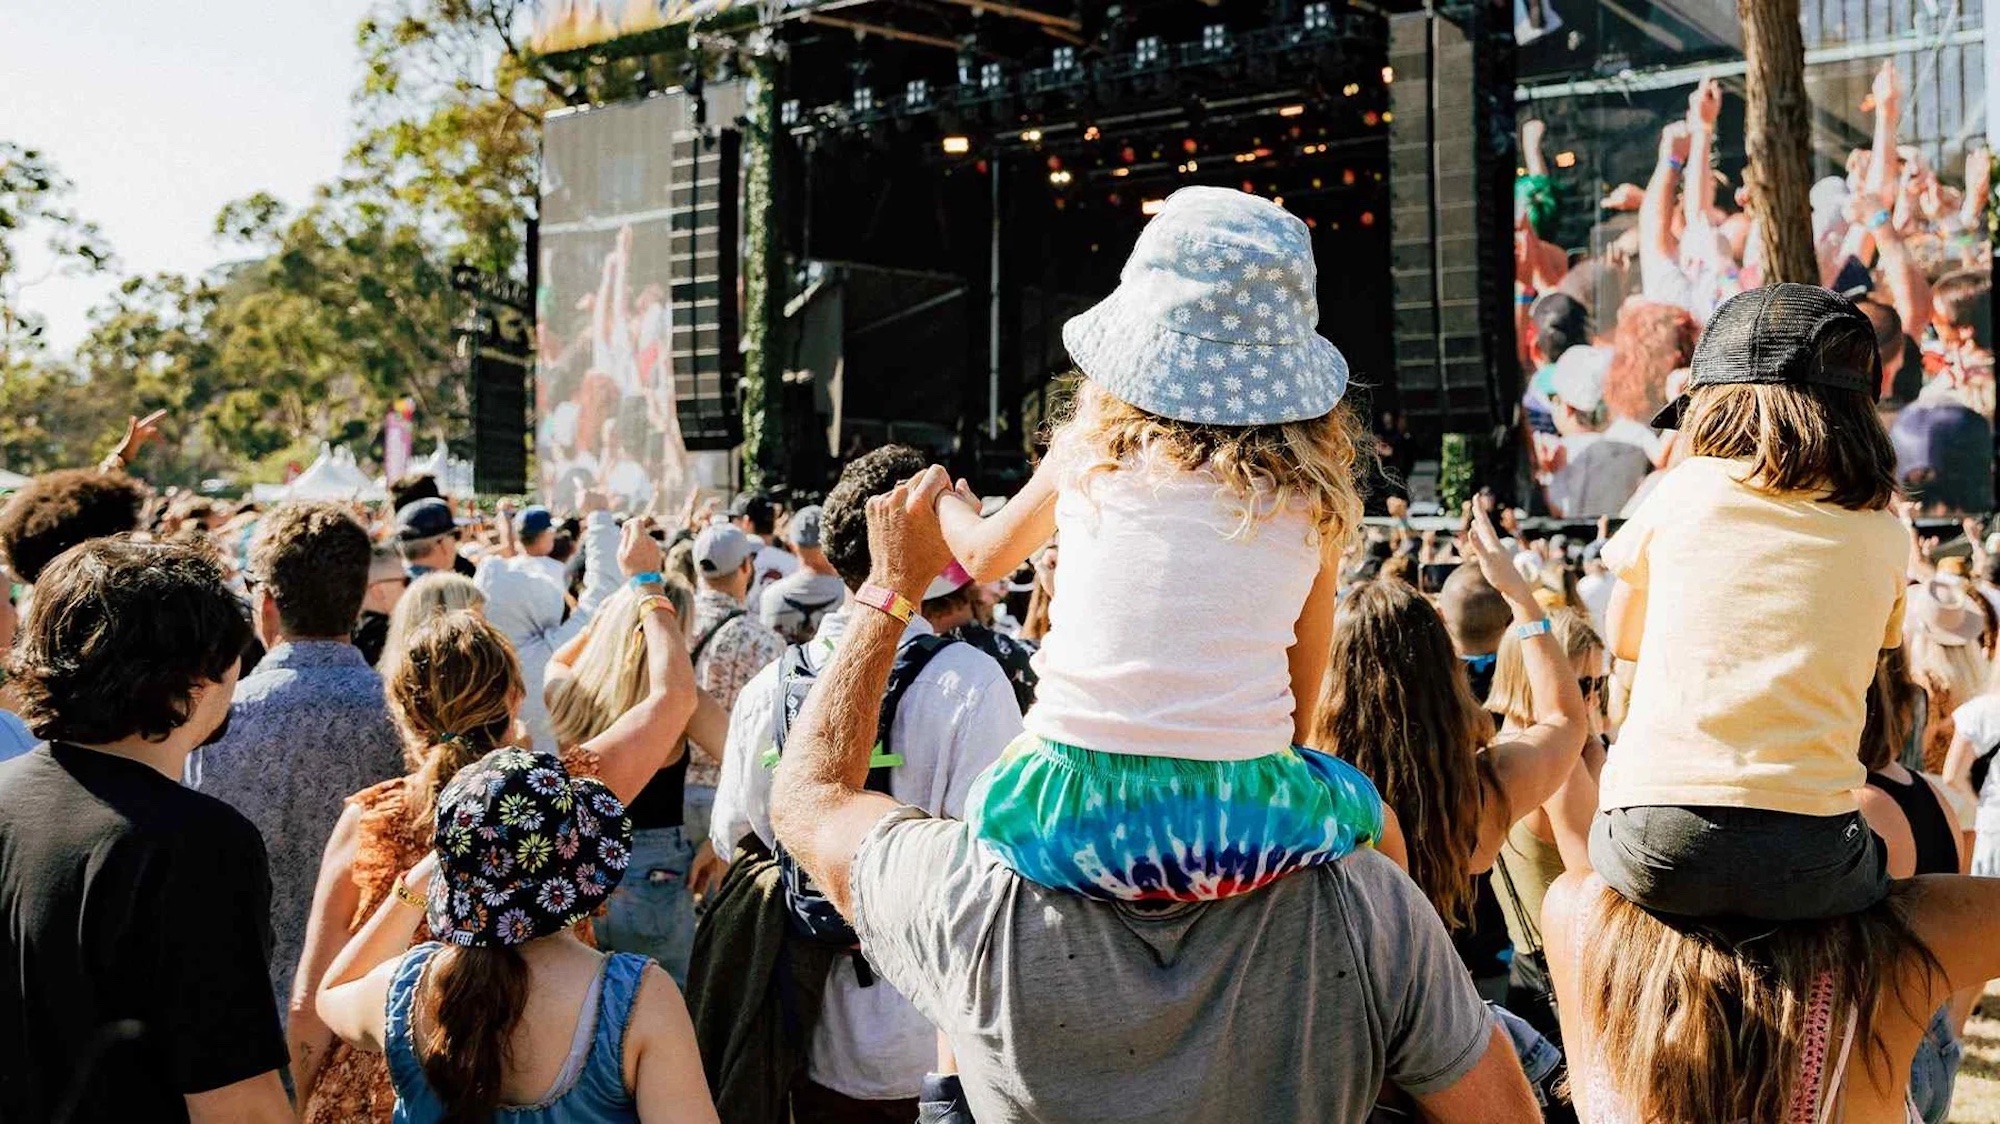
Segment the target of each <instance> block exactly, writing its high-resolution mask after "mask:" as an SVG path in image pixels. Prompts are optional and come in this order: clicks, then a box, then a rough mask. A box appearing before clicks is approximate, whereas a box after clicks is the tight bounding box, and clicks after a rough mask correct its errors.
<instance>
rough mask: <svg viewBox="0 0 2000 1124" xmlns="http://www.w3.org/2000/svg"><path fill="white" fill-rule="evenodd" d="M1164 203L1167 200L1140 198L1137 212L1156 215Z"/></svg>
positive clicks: (1164, 205) (1165, 203)
mask: <svg viewBox="0 0 2000 1124" xmlns="http://www.w3.org/2000/svg"><path fill="white" fill-rule="evenodd" d="M1166 205H1167V201H1166V200H1165V199H1145V200H1141V201H1140V203H1139V213H1140V214H1142V215H1157V214H1159V213H1160V211H1161V210H1162V209H1163V208H1165V207H1166Z"/></svg>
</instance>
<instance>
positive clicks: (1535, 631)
mask: <svg viewBox="0 0 2000 1124" xmlns="http://www.w3.org/2000/svg"><path fill="white" fill-rule="evenodd" d="M1554 628H1555V625H1553V624H1550V623H1549V618H1547V617H1543V618H1542V619H1541V620H1538V621H1529V622H1528V623H1527V624H1524V625H1516V626H1515V628H1514V639H1516V640H1533V639H1534V638H1535V637H1537V636H1547V635H1548V634H1549V633H1550V632H1551V631H1553V630H1554Z"/></svg>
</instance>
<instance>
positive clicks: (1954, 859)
mask: <svg viewBox="0 0 2000 1124" xmlns="http://www.w3.org/2000/svg"><path fill="white" fill-rule="evenodd" d="M1868 785H1869V787H1870V788H1879V789H1881V790H1882V791H1883V792H1886V793H1888V794H1889V799H1891V800H1894V801H1895V802H1896V807H1898V808H1901V809H1902V810H1903V818H1904V819H1906V820H1908V821H1910V838H1911V839H1912V840H1914V841H1915V842H1916V845H1917V873H1918V874H1957V873H1958V831H1957V829H1956V828H1954V827H1953V826H1952V819H1951V815H1950V814H1949V813H1947V812H1946V811H1945V810H1944V805H1943V804H1940V803H1939V802H1938V794H1937V791H1936V790H1935V789H1933V788H1931V786H1930V782H1929V781H1926V780H1924V778H1922V777H1919V776H1912V777H1911V778H1910V783H1908V784H1899V783H1898V782H1896V781H1892V780H1890V779H1889V778H1888V777H1885V776H1883V775H1882V774H1880V773H1870V774H1868Z"/></svg>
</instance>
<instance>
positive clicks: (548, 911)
mask: <svg viewBox="0 0 2000 1124" xmlns="http://www.w3.org/2000/svg"><path fill="white" fill-rule="evenodd" d="M435 846H436V848H437V854H438V867H437V873H435V874H433V875H432V876H431V884H430V905H429V909H428V910H427V913H426V917H427V919H428V920H429V922H430V927H431V935H432V936H433V937H435V938H437V939H438V940H440V941H443V942H445V943H446V944H453V945H464V946H472V947H492V946H495V945H518V944H526V943H527V942H529V941H532V940H535V939H537V938H540V937H546V936H548V935H550V934H552V933H559V932H561V931H562V930H564V929H567V928H569V927H570V926H572V925H574V924H576V923H577V922H579V921H581V920H583V919H584V918H585V917H588V916H590V914H591V913H593V912H594V911H596V909H597V907H598V906H600V905H603V904H604V901H605V899H606V898H609V897H610V896H611V891H613V890H615V889H617V888H618V882H619V880H620V879H621V878H623V877H624V876H625V867H626V864H628V863H629V862H630V861H631V858H632V821H631V819H630V818H628V817H627V816H626V815H625V805H624V804H623V803H621V802H620V801H619V799H618V798H617V797H616V796H613V795H612V794H611V790H610V789H609V788H606V787H605V785H604V782H602V781H600V780H598V779H597V778H596V777H574V778H573V777H571V776H570V775H569V770H567V769H565V768H563V763H562V760H561V759H560V758H557V757H554V756H552V755H550V754H546V753H530V752H528V751H527V750H521V749H502V750H496V751H494V752H492V753H489V754H487V755H486V756H485V757H482V758H480V759H479V760H478V761H476V762H474V763H472V764H471V765H468V766H466V767H465V768H463V769H461V770H459V772H458V775H457V776H455V777H453V778H452V779H451V783H450V784H448V785H446V786H445V787H444V791H442V792H440V793H439V794H438V811H437V833H436V838H435Z"/></svg>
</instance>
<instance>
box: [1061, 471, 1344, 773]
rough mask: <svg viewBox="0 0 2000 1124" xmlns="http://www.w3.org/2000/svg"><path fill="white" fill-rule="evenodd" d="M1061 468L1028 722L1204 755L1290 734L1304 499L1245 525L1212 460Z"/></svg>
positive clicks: (1268, 747) (1281, 742) (1310, 560)
mask: <svg viewBox="0 0 2000 1124" xmlns="http://www.w3.org/2000/svg"><path fill="white" fill-rule="evenodd" d="M1052 455H1061V454H1060V453H1056V452H1054V451H1052ZM1059 479H1060V481H1061V486H1060V487H1059V489H1058V491H1057V495H1056V530H1057V533H1058V534H1059V535H1060V536H1061V540H1060V541H1061V548H1062V555H1061V560H1060V562H1059V563H1058V565H1057V569H1056V583H1055V584H1056V594H1055V599H1054V600H1053V601H1052V602H1051V603H1050V605H1049V633H1048V635H1047V637H1046V638H1044V640H1043V642H1042V647H1041V650H1040V651H1039V652H1038V653H1036V655H1035V659H1034V668H1035V671H1036V672H1037V673H1038V674H1039V675H1040V676H1041V682H1040V685H1039V686H1038V687H1037V688H1036V695H1035V700H1036V701H1035V705H1034V707H1033V709H1031V710H1030V711H1029V713H1028V715H1027V717H1026V720H1025V725H1026V727H1027V729H1028V731H1029V732H1030V733H1033V734H1035V735H1037V736H1039V737H1043V738H1046V739H1048V740H1049V741H1053V742H1061V743H1063V744H1065V745H1073V746H1078V747H1081V748H1084V749H1093V750H1097V751H1099V752H1101V753H1126V754H1138V755H1143V756H1150V757H1180V758H1188V759H1192V760H1199V761H1236V760H1244V759H1247V758H1252V757H1262V756H1264V755H1265V754H1268V753H1276V752H1278V751H1280V750H1283V749H1285V748H1286V747H1288V746H1290V745H1291V744H1292V683H1291V670H1290V665H1289V664H1288V663H1287V660H1286V650H1287V649H1289V648H1290V647H1291V646H1292V642H1293V639H1294V636H1293V630H1294V626H1295V625H1296V624H1297V622H1298V619H1299V612H1300V610H1301V609H1302V608H1303V607H1304V606H1305V601H1306V596H1307V594H1308V593H1310V592H1311V590H1312V584H1313V580H1314V578H1315V577H1316V576H1317V575H1318V573H1319V565H1320V554H1319V548H1318V545H1317V543H1316V538H1315V536H1314V534H1313V531H1312V527H1311V524H1310V522H1309V521H1308V520H1307V518H1306V516H1305V513H1304V509H1303V506H1302V505H1296V504H1295V505H1293V506H1292V507H1290V508H1289V509H1287V510H1285V511H1283V512H1279V513H1276V514H1274V515H1271V516H1269V517H1267V518H1265V519H1264V520H1262V521H1261V522H1258V523H1256V524H1255V525H1254V526H1252V527H1250V528H1248V529H1246V530H1242V531H1238V524H1239V523H1240V521H1241V509H1240V505H1239V504H1238V503H1237V502H1236V501H1235V500H1234V499H1233V498H1232V497H1230V496H1229V495H1227V494H1225V493H1223V492H1221V490H1220V487H1221V485H1220V481H1219V480H1218V479H1217V478H1216V477H1214V476H1213V475H1211V474H1208V473H1206V472H1187V471H1181V470H1174V469H1161V470H1158V471H1145V470H1143V469H1140V468H1136V467H1134V468H1120V469H1118V470H1116V471H1110V472H1100V473H1097V474H1095V475H1093V476H1091V477H1090V479H1089V480H1088V481H1087V482H1084V483H1083V484H1082V485H1081V486H1079V483H1078V476H1077V471H1076V469H1075V468H1073V467H1071V468H1067V469H1065V471H1064V472H1063V474H1062V475H1061V476H1060V477H1059Z"/></svg>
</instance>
